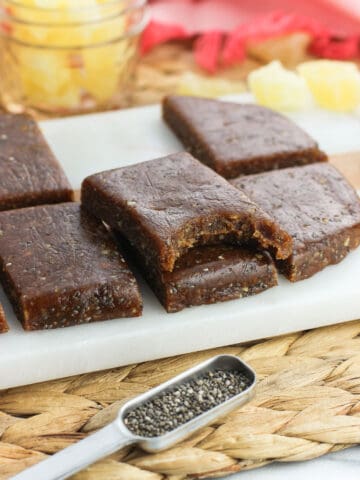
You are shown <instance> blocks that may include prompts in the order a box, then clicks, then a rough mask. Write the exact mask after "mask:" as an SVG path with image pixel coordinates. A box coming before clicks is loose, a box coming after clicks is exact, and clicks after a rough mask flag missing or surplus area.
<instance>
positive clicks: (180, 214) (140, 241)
mask: <svg viewBox="0 0 360 480" xmlns="http://www.w3.org/2000/svg"><path fill="white" fill-rule="evenodd" d="M82 202H83V205H84V206H85V207H86V208H87V209H88V210H89V211H90V212H93V213H94V214H95V215H96V216H98V217H99V218H101V219H102V220H104V221H105V222H106V223H108V224H109V225H110V226H111V227H113V228H114V229H117V230H119V231H120V232H121V233H122V234H123V235H124V236H125V237H126V238H127V239H128V240H129V241H130V242H131V243H132V244H133V245H134V246H135V247H136V248H137V249H138V250H139V251H141V252H142V253H143V255H144V256H147V257H149V259H150V260H152V263H153V265H154V268H159V269H160V270H164V271H172V270H173V268H174V264H175V261H176V260H177V258H179V257H180V256H182V255H183V254H184V253H186V252H187V251H188V250H189V249H191V248H193V247H194V246H196V245H201V244H212V243H226V242H231V243H237V242H240V243H244V242H248V241H250V240H256V241H257V242H258V243H259V244H260V245H261V246H263V247H265V248H274V249H275V250H276V251H277V256H278V258H286V257H287V256H288V255H289V254H290V251H291V239H290V237H289V236H288V235H287V234H286V233H284V232H283V231H282V230H281V229H280V228H279V227H278V225H277V224H276V223H274V222H273V221H272V220H271V219H270V217H269V216H268V215H267V214H265V213H264V212H263V211H262V210H261V209H260V208H258V207H257V206H256V205H255V204H254V203H253V202H252V201H250V200H249V199H248V198H247V196H246V195H245V194H244V193H242V192H240V191H238V190H237V189H236V188H234V187H233V186H231V185H230V184H229V183H228V182H227V181H226V180H225V179H223V178H222V177H220V176H219V175H217V174H216V173H215V172H213V171H212V170H211V169H209V168H207V167H206V166H204V165H202V164H201V163H200V162H198V161H197V160H195V159H194V158H193V157H192V156H191V155H189V154H187V153H178V154H174V155H169V156H167V157H164V158H159V159H156V160H151V161H148V162H144V163H139V164H136V165H132V166H129V167H124V168H119V169H117V170H111V171H107V172H102V173H98V174H95V175H92V176H90V177H88V178H87V179H85V181H84V182H83V185H82Z"/></svg>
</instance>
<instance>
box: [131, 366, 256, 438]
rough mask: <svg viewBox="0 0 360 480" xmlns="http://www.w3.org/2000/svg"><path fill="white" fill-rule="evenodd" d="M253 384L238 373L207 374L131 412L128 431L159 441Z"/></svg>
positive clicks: (162, 394) (213, 372) (222, 371)
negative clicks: (163, 436) (155, 438)
mask: <svg viewBox="0 0 360 480" xmlns="http://www.w3.org/2000/svg"><path fill="white" fill-rule="evenodd" d="M250 384H251V380H250V379H249V378H248V377H247V376H246V375H244V374H243V373H241V372H239V371H238V370H221V369H217V370H214V371H210V372H207V373H206V374H204V375H202V376H201V377H199V378H196V379H193V380H190V381H187V382H186V381H185V382H184V383H182V384H180V385H178V386H176V387H175V388H173V389H171V390H169V391H165V392H163V393H161V394H160V395H158V396H156V397H155V398H153V399H152V400H149V401H148V402H146V403H143V404H142V405H139V406H138V407H136V408H134V410H131V411H130V412H129V413H128V414H127V415H126V417H125V420H124V421H125V424H126V426H127V428H128V429H129V430H130V431H131V432H132V433H134V434H135V435H139V436H141V437H147V438H150V437H159V436H161V435H164V434H165V433H168V432H171V431H172V430H175V429H176V428H178V427H180V426H181V425H184V424H185V423H187V422H189V421H190V420H192V419H193V418H195V417H198V416H199V415H201V414H202V413H205V412H207V411H208V410H211V409H212V408H214V407H216V406H217V405H220V404H221V403H224V402H226V401H227V400H229V399H230V398H232V397H234V396H235V395H238V394H239V393H241V392H243V391H244V390H246V389H247V388H248V387H249V386H250Z"/></svg>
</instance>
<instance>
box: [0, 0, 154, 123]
mask: <svg viewBox="0 0 360 480" xmlns="http://www.w3.org/2000/svg"><path fill="white" fill-rule="evenodd" d="M145 4H146V0H77V1H76V2H75V1H74V0H0V42H1V43H0V49H1V50H0V72H1V73H0V93H1V99H2V103H3V104H4V106H5V107H6V108H7V109H8V110H9V111H14V112H19V111H23V110H29V109H30V110H31V109H33V110H37V111H39V112H43V113H45V114H47V115H52V114H54V115H62V114H64V115H66V114H75V113H85V112H89V111H99V110H106V109H110V108H117V107H119V106H123V105H124V104H125V103H126V100H127V97H128V95H129V91H130V84H131V78H132V75H133V73H134V66H135V62H136V58H137V44H138V39H139V35H140V33H141V32H142V30H143V28H144V26H145V22H146V16H145Z"/></svg>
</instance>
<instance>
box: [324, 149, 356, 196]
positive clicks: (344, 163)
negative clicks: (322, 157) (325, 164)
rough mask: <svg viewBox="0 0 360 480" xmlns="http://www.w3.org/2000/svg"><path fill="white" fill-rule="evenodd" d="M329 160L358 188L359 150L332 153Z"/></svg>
mask: <svg viewBox="0 0 360 480" xmlns="http://www.w3.org/2000/svg"><path fill="white" fill-rule="evenodd" d="M330 161H331V163H332V164H333V165H335V166H336V167H337V168H338V169H339V170H340V171H341V172H342V173H343V174H344V175H345V176H346V177H347V178H348V179H349V181H350V182H351V183H352V184H353V185H354V187H355V188H356V189H358V190H360V152H352V153H344V154H341V155H333V156H332V157H331V159H330Z"/></svg>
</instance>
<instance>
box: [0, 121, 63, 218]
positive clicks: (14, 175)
mask: <svg viewBox="0 0 360 480" xmlns="http://www.w3.org/2000/svg"><path fill="white" fill-rule="evenodd" d="M71 200H73V191H72V189H71V186H70V184H69V182H68V180H67V178H66V176H65V173H64V172H63V170H62V168H61V166H60V165H59V163H58V161H57V160H56V158H55V156H54V154H53V153H52V151H51V150H50V147H49V146H48V144H47V143H46V141H45V139H44V137H43V135H42V133H41V131H40V129H39V127H38V126H37V124H36V122H35V121H34V120H33V119H32V118H31V117H30V116H28V115H12V114H7V113H3V114H0V210H10V209H14V208H22V207H28V206H32V205H42V204H49V203H60V202H67V201H71Z"/></svg>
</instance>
